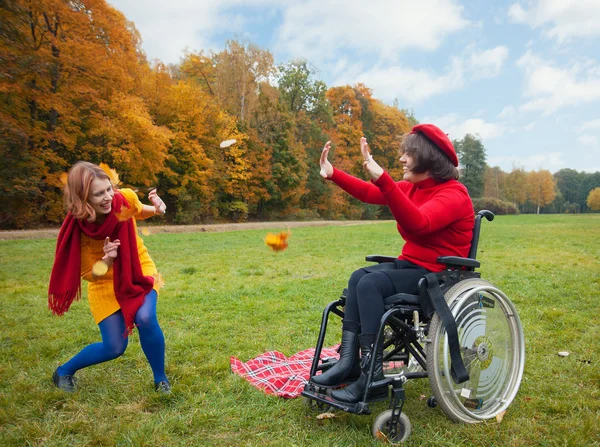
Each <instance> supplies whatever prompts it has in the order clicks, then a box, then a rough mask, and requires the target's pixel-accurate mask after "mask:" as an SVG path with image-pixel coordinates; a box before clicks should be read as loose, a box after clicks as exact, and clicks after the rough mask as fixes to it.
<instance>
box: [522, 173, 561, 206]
mask: <svg viewBox="0 0 600 447" xmlns="http://www.w3.org/2000/svg"><path fill="white" fill-rule="evenodd" d="M555 188H556V183H555V182H554V178H553V177H552V174H551V173H550V171H547V170H543V169H542V170H539V171H533V172H529V173H528V174H527V177H526V190H527V196H528V198H529V200H530V201H531V202H532V203H533V204H534V205H535V207H536V213H537V214H540V208H541V207H543V206H544V205H548V204H550V203H552V201H553V200H554V197H555V196H556V192H555Z"/></svg>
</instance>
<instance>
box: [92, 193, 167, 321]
mask: <svg viewBox="0 0 600 447" xmlns="http://www.w3.org/2000/svg"><path fill="white" fill-rule="evenodd" d="M119 191H120V192H121V194H123V196H124V197H125V199H126V200H127V202H128V203H129V206H130V207H131V208H130V209H131V211H132V213H133V227H134V229H135V232H136V239H137V249H138V254H139V257H140V264H141V266H142V272H143V274H144V275H145V276H153V277H154V278H155V281H154V290H156V292H157V293H158V284H157V281H156V277H157V275H158V271H157V270H156V266H155V265H154V262H153V261H152V259H151V258H150V255H149V254H148V249H147V248H146V247H145V246H144V241H143V240H142V238H141V237H140V236H139V235H138V234H137V225H136V218H138V219H139V218H140V217H141V213H142V206H143V205H142V202H140V200H139V199H138V196H137V195H136V193H135V192H133V191H132V190H131V189H120V190H119ZM103 247H104V240H94V239H90V238H89V237H87V236H86V235H85V234H83V233H82V234H81V277H82V278H83V279H85V280H86V281H88V301H89V303H90V309H91V311H92V315H93V316H94V319H95V320H96V324H98V323H100V322H101V321H102V320H104V319H105V318H106V317H108V316H110V315H112V314H114V313H115V312H116V311H118V310H119V309H120V308H121V307H120V306H119V303H118V302H117V297H116V296H115V291H114V288H113V266H112V265H111V266H110V268H109V269H108V272H106V274H105V275H104V276H102V277H100V278H94V276H93V275H92V267H93V265H94V263H95V262H96V261H99V260H100V259H102V257H103V256H104V249H103Z"/></svg>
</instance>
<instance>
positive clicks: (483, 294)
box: [302, 210, 525, 443]
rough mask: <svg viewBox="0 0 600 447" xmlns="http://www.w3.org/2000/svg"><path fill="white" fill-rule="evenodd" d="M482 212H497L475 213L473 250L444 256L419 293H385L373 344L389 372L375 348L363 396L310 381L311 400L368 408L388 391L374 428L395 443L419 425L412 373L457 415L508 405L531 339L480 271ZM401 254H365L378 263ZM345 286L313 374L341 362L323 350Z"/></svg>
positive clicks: (462, 419) (490, 414) (322, 405)
mask: <svg viewBox="0 0 600 447" xmlns="http://www.w3.org/2000/svg"><path fill="white" fill-rule="evenodd" d="M483 218H485V219H487V220H488V221H492V220H493V219H494V214H493V213H492V212H491V211H488V210H482V211H479V212H478V213H477V215H476V216H475V226H474V229H473V239H472V241H471V249H470V251H469V257H468V258H461V257H454V256H443V257H439V258H438V262H439V263H441V264H445V266H446V268H445V270H443V271H441V272H439V273H430V274H428V275H425V277H424V278H422V279H421V280H420V281H419V294H418V295H410V294H405V293H399V294H396V295H392V296H390V297H388V298H386V299H385V300H384V306H385V310H386V312H385V314H384V315H383V317H382V318H381V322H380V326H379V332H378V334H377V338H376V341H375V345H374V349H373V352H376V349H377V348H379V347H380V346H383V352H384V355H383V371H384V380H380V381H377V382H374V381H373V380H372V378H373V377H374V369H375V357H376V356H372V357H371V359H370V363H369V374H368V379H367V383H366V392H365V394H364V398H363V400H362V401H359V402H358V403H356V404H349V403H346V402H339V401H336V400H335V399H333V398H332V397H331V396H330V389H328V388H323V387H320V386H318V385H317V384H314V383H312V382H310V381H309V382H308V383H307V384H306V385H305V387H304V390H303V391H302V395H303V396H304V400H305V403H306V404H307V405H308V406H309V407H311V408H313V409H316V410H319V411H321V412H326V411H331V410H335V409H337V410H342V411H346V412H350V413H355V414H363V415H369V414H371V410H370V408H369V404H370V403H372V402H374V401H376V400H387V399H389V401H390V404H389V409H388V410H386V411H384V412H383V413H381V414H379V415H378V416H377V417H376V418H375V420H374V422H373V426H372V434H373V436H374V437H376V438H377V439H381V440H386V441H388V442H392V443H401V442H404V441H405V440H406V439H407V438H408V437H409V435H410V433H411V430H412V427H411V423H410V420H409V419H408V417H407V416H406V414H404V413H403V412H402V408H403V405H404V401H405V394H404V388H403V386H404V384H405V383H406V382H407V381H408V380H409V379H418V378H428V379H429V384H430V388H431V392H432V397H430V398H429V399H428V400H427V404H428V405H429V406H430V407H432V408H433V407H436V406H437V405H439V406H440V408H441V410H442V411H443V412H444V413H445V414H446V415H447V416H448V417H449V418H450V419H451V420H452V421H454V422H458V423H477V422H480V421H484V420H487V419H491V418H494V417H496V416H497V415H499V414H501V413H502V412H504V411H505V410H506V409H507V408H508V406H509V405H510V404H511V402H512V401H513V399H514V398H515V396H516V394H517V391H518V389H519V386H520V383H521V379H522V377H523V368H524V366H525V342H524V338H523V327H522V325H521V321H520V319H519V315H518V313H517V310H516V308H515V306H514V305H513V303H512V302H511V301H510V299H509V298H508V297H507V296H506V295H505V294H504V293H503V292H502V291H501V290H499V289H498V288H497V287H496V286H495V285H493V284H492V283H490V282H488V281H485V280H483V279H481V277H480V274H479V273H478V272H476V271H475V269H476V268H478V267H479V266H480V263H479V261H477V260H476V256H477V246H478V243H479V233H480V228H481V222H482V219H483ZM395 259H396V258H394V257H389V256H381V255H370V256H367V257H366V260H367V261H368V262H377V263H382V262H394V260H395ZM345 294H346V290H344V293H343V294H342V296H341V297H340V299H339V300H337V301H334V302H332V303H330V304H328V305H327V306H326V307H325V309H324V311H323V316H322V320H321V328H320V331H319V337H318V340H317V345H316V348H315V356H314V359H313V363H312V366H311V371H310V375H311V377H312V376H314V375H315V374H316V373H317V371H326V370H327V369H328V368H330V367H332V366H333V365H334V364H335V360H331V359H320V357H321V351H322V348H323V344H324V341H325V334H326V331H327V324H328V321H329V316H330V314H332V313H333V314H335V315H337V316H339V317H341V318H343V317H344V304H345ZM399 365H401V367H398V366H399ZM383 386H387V387H388V393H387V396H385V397H383V398H381V397H380V398H379V399H370V398H369V390H373V389H375V388H378V389H379V388H380V387H383ZM379 394H381V393H379Z"/></svg>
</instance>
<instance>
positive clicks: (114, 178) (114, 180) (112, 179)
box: [99, 163, 121, 186]
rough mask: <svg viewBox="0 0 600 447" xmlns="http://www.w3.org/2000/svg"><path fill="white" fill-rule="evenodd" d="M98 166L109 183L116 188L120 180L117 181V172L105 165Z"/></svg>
mask: <svg viewBox="0 0 600 447" xmlns="http://www.w3.org/2000/svg"><path fill="white" fill-rule="evenodd" d="M99 166H100V169H102V170H103V171H104V172H106V174H107V175H108V177H109V178H110V182H111V183H112V184H113V186H117V185H118V184H119V183H121V180H119V174H117V171H115V170H114V169H113V168H111V167H110V166H108V165H107V164H106V163H100V165H99Z"/></svg>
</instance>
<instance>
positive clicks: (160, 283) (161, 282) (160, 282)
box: [154, 272, 165, 290]
mask: <svg viewBox="0 0 600 447" xmlns="http://www.w3.org/2000/svg"><path fill="white" fill-rule="evenodd" d="M154 285H155V286H156V288H157V289H158V290H160V289H162V288H163V287H164V286H165V279H164V278H163V275H161V274H160V272H157V273H156V274H155V275H154Z"/></svg>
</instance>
